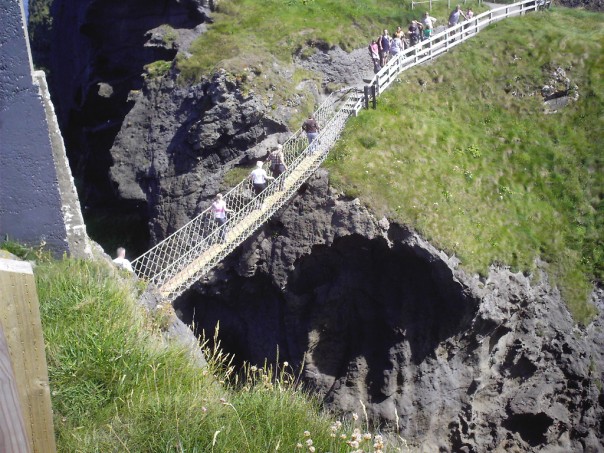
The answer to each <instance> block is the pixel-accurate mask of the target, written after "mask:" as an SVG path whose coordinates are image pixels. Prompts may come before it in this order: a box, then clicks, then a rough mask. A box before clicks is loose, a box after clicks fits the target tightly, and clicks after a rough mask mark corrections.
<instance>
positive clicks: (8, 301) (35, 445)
mask: <svg viewBox="0 0 604 453" xmlns="http://www.w3.org/2000/svg"><path fill="white" fill-rule="evenodd" d="M0 325H1V326H2V327H3V330H4V334H5V337H6V342H7V345H8V350H9V354H10V358H11V362H12V366H13V372H14V375H15V379H16V383H17V391H18V395H19V399H20V402H21V410H22V414H23V418H24V421H25V429H26V431H27V438H28V443H29V447H30V451H33V452H34V453H38V452H40V453H46V452H49V453H54V452H56V445H55V437H54V429H53V420H52V408H51V403H50V390H49V386H48V368H47V365H46V354H45V351H44V338H43V336H42V325H41V322H40V306H39V303H38V295H37V292H36V283H35V280H34V274H33V270H32V267H31V264H29V263H27V262H23V261H15V260H7V259H0Z"/></svg>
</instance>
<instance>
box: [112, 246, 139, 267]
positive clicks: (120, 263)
mask: <svg viewBox="0 0 604 453" xmlns="http://www.w3.org/2000/svg"><path fill="white" fill-rule="evenodd" d="M113 262H114V263H115V264H116V265H117V267H119V268H121V269H126V270H127V271H129V272H134V269H132V264H130V261H128V260H127V259H126V249H125V248H124V247H118V249H117V258H115V259H114V260H113Z"/></svg>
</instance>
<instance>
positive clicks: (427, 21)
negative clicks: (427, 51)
mask: <svg viewBox="0 0 604 453" xmlns="http://www.w3.org/2000/svg"><path fill="white" fill-rule="evenodd" d="M422 22H423V23H424V38H423V39H428V38H429V37H430V36H431V35H432V30H433V29H434V22H436V18H435V17H432V16H430V14H428V11H426V12H425V13H424V18H423V19H422Z"/></svg>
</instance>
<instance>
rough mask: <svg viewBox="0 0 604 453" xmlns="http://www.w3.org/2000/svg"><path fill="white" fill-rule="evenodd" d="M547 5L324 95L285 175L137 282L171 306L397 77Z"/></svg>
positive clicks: (473, 28)
mask: <svg viewBox="0 0 604 453" xmlns="http://www.w3.org/2000/svg"><path fill="white" fill-rule="evenodd" d="M550 5H551V0H524V1H520V2H517V3H513V4H510V5H504V6H500V7H496V8H493V9H491V10H490V11H487V12H484V13H482V14H479V15H477V16H475V17H473V18H472V19H470V20H467V21H464V22H462V23H459V24H457V25H455V26H453V27H451V28H448V29H447V30H445V31H442V32H440V33H437V34H435V35H433V36H432V37H431V38H430V39H428V40H425V41H421V42H420V43H418V44H416V45H415V46H413V47H409V48H407V49H405V50H403V51H402V52H400V53H399V54H398V55H396V56H394V57H392V58H391V59H390V61H389V62H388V64H387V65H386V66H384V68H382V69H381V70H380V72H378V73H377V74H376V75H375V77H374V78H373V79H372V80H371V81H369V83H368V84H366V85H364V86H357V87H349V88H345V89H342V90H339V91H336V92H334V93H332V94H331V95H329V97H327V99H326V100H325V101H324V102H323V103H322V104H321V106H320V107H319V108H318V109H317V110H316V111H315V113H314V118H315V120H316V121H317V122H318V124H319V126H320V133H319V136H318V138H317V139H316V140H315V141H314V142H313V143H312V144H311V145H309V144H308V141H307V139H306V134H305V133H304V132H303V131H302V130H301V129H299V130H298V131H296V132H295V133H294V134H293V135H292V136H291V137H290V138H289V139H288V140H287V141H286V142H285V143H284V144H283V153H284V156H285V163H286V165H287V170H286V171H285V172H284V173H283V174H281V175H280V176H279V177H278V178H277V179H276V180H275V181H273V182H272V183H270V184H269V185H268V187H267V188H266V189H265V190H264V191H263V192H262V193H261V194H259V195H257V196H256V195H254V193H253V190H252V186H251V181H249V179H246V180H244V181H242V182H241V183H239V184H238V185H237V186H236V187H234V188H233V189H231V190H230V191H229V192H228V193H226V194H225V195H224V200H225V202H226V205H227V207H228V208H229V209H231V210H232V211H233V212H232V213H231V214H230V216H229V218H228V220H227V221H226V223H224V224H223V225H220V226H219V225H218V223H217V222H216V221H215V220H214V216H213V213H212V211H211V208H208V209H206V210H205V211H203V212H202V213H201V214H199V215H198V216H197V217H195V218H194V219H192V220H191V221H189V222H188V223H187V224H186V225H184V226H183V227H181V228H180V229H179V230H177V231H175V232H174V233H173V234H171V235H170V236H168V237H167V238H166V239H164V240H163V241H161V242H159V243H158V244H157V245H155V246H154V247H153V248H151V249H150V250H148V251H147V252H146V253H144V254H143V255H141V256H140V257H138V258H136V259H135V260H134V261H133V262H132V266H133V269H134V271H135V273H136V274H137V276H138V277H139V278H141V279H143V280H145V281H147V282H149V283H151V284H153V285H154V286H155V287H156V288H157V289H158V290H159V292H160V294H161V296H162V297H163V298H164V300H166V301H169V302H172V301H173V300H174V299H176V298H177V297H178V296H179V295H181V294H182V293H183V292H184V291H185V290H186V289H188V288H189V287H190V286H191V285H192V284H193V283H194V282H195V281H197V280H199V279H200V278H201V277H202V276H203V275H205V274H206V273H208V272H209V271H210V270H211V269H212V268H213V267H215V266H216V265H217V264H218V263H219V262H220V261H221V260H223V259H224V258H225V257H226V256H227V255H228V254H229V253H231V252H232V251H233V250H234V249H235V248H236V247H237V246H238V245H239V244H241V243H242V242H243V241H244V240H246V239H247V238H248V237H249V236H250V235H252V233H253V232H254V231H256V230H257V229H258V228H259V227H260V226H261V225H262V224H264V223H265V222H266V221H267V220H268V219H269V218H270V217H271V216H272V215H273V214H274V213H275V212H276V211H277V210H278V209H280V208H281V207H282V206H283V205H284V204H285V203H287V202H288V201H289V200H290V198H292V196H293V195H294V194H295V193H296V192H297V191H298V189H299V188H300V186H301V185H302V184H303V183H304V182H305V181H306V180H307V179H308V178H309V177H310V176H311V175H312V174H313V173H314V172H315V171H316V170H317V168H319V166H320V165H321V163H322V162H323V161H324V160H325V158H326V157H327V155H328V153H329V150H330V149H331V148H332V146H333V145H334V144H335V143H336V141H337V140H338V138H339V137H340V134H341V133H342V131H343V130H344V127H345V126H346V122H347V121H348V119H349V118H350V117H352V116H356V115H357V114H358V112H359V111H360V110H361V109H363V108H369V106H370V105H371V104H372V105H373V107H374V108H375V106H376V102H377V98H378V97H379V95H380V94H381V93H383V92H384V90H386V89H387V88H388V86H390V84H392V82H394V81H395V80H396V78H397V77H398V75H399V74H400V73H401V72H403V71H405V70H407V69H409V68H412V67H414V66H417V65H418V64H421V63H424V62H426V61H428V60H431V59H433V58H435V57H437V56H438V55H440V54H442V53H444V52H447V51H448V50H449V49H452V48H453V47H455V46H458V45H459V44H461V43H462V42H464V41H465V40H467V39H469V38H471V37H472V36H475V35H476V34H477V33H479V32H480V31H481V30H483V29H484V28H485V27H487V26H488V25H490V24H492V23H493V22H496V21H498V20H501V19H504V18H508V17H515V16H521V15H523V14H525V13H527V12H531V11H538V10H541V9H544V8H549V7H550Z"/></svg>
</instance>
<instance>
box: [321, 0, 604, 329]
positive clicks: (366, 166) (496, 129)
mask: <svg viewBox="0 0 604 453" xmlns="http://www.w3.org/2000/svg"><path fill="white" fill-rule="evenodd" d="M603 43H604V18H603V16H602V15H601V14H597V13H587V12H583V11H579V10H565V9H559V10H554V11H552V12H548V13H545V14H539V15H536V14H533V15H528V16H526V17H524V18H520V19H508V20H506V21H504V22H500V23H498V24H496V25H494V26H492V27H491V28H490V29H489V30H487V31H485V32H483V33H481V34H480V35H479V36H477V37H476V38H474V39H472V40H470V41H469V42H467V43H465V44H464V45H462V46H460V47H458V48H456V49H455V50H453V51H452V52H450V53H449V54H446V55H444V56H442V57H441V58H439V59H438V60H437V61H435V62H434V63H433V64H429V65H424V66H422V67H418V68H414V69H412V70H410V71H407V72H405V73H403V74H402V75H401V76H400V78H399V80H398V83H395V84H394V86H393V88H391V89H390V90H389V91H388V92H387V93H386V94H385V95H384V96H382V97H381V98H380V99H379V105H378V109H377V110H376V111H364V112H362V113H361V115H360V116H359V117H357V118H355V119H353V120H352V121H351V123H350V127H349V128H348V129H347V131H346V134H345V135H344V138H343V140H342V141H341V142H340V143H339V144H338V145H337V146H336V148H335V149H334V150H333V151H332V154H331V155H330V157H329V158H328V167H329V169H330V171H331V181H332V183H333V184H334V185H336V186H337V187H339V188H341V189H342V190H344V191H345V192H346V193H348V194H349V195H352V196H359V197H360V198H361V199H362V201H363V202H365V203H366V204H368V205H369V206H370V207H371V208H372V209H373V210H374V211H375V212H376V213H377V214H378V215H387V216H388V217H390V218H392V219H393V220H397V221H399V222H402V223H405V224H408V225H411V226H412V227H413V228H415V229H416V230H417V231H419V232H420V233H421V234H422V235H424V236H425V237H427V238H428V239H430V240H431V241H432V242H433V243H435V244H436V245H437V246H438V247H442V248H443V249H445V250H446V251H447V252H449V253H455V254H456V255H457V256H458V257H460V258H461V260H462V263H463V266H464V267H465V268H466V269H468V270H470V271H473V272H480V273H486V271H487V268H488V266H489V265H491V264H492V263H503V264H506V265H509V266H511V267H512V268H513V269H516V270H522V271H527V272H530V271H532V270H534V268H535V259H536V258H541V259H543V260H545V261H546V262H547V269H548V273H549V276H550V278H551V280H552V281H553V282H554V283H555V284H557V285H558V286H559V288H560V289H561V291H562V294H563V296H564V298H565V300H566V301H567V303H568V305H569V308H570V310H571V312H572V313H573V315H574V317H575V319H576V320H578V321H580V322H586V321H588V320H589V319H590V318H591V316H593V314H594V313H595V310H594V308H593V307H592V306H591V305H589V304H587V303H586V299H587V295H588V293H589V291H590V288H591V282H592V281H593V279H597V280H599V281H601V280H602V277H603V272H604V246H603V239H602V238H603V237H604V234H603V232H604V223H603V222H604V221H603V217H602V193H603V189H604V184H603V174H604V173H603V168H602V140H603V139H604V133H603V122H604V115H603V106H604V83H603V81H602V74H603V73H604V49H603ZM558 66H560V67H563V68H565V69H566V71H567V74H568V76H569V77H570V78H571V80H572V82H573V83H576V84H577V85H578V87H579V93H580V98H579V100H578V102H576V103H573V104H571V105H569V106H567V107H566V108H564V109H563V110H562V111H560V112H559V113H557V114H554V115H545V114H544V113H543V104H542V101H541V96H540V95H536V96H525V97H516V96H513V95H512V94H511V93H510V92H511V91H514V90H516V91H520V92H524V93H529V92H537V93H538V92H539V91H540V88H541V86H543V84H544V83H545V81H546V74H547V70H546V68H549V67H554V68H555V67H558Z"/></svg>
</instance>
